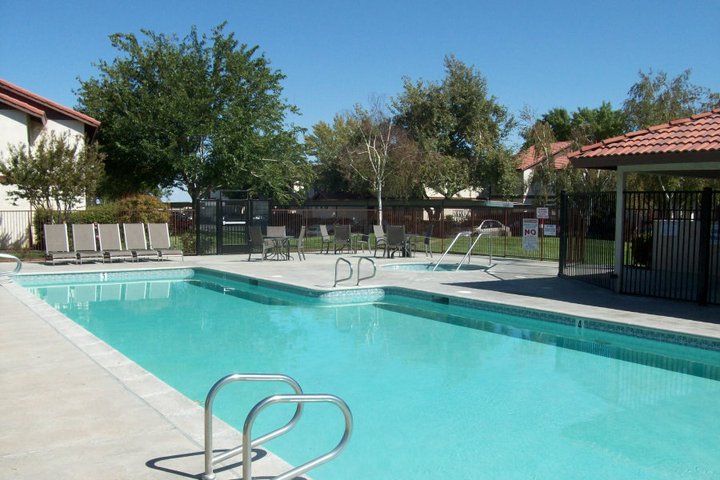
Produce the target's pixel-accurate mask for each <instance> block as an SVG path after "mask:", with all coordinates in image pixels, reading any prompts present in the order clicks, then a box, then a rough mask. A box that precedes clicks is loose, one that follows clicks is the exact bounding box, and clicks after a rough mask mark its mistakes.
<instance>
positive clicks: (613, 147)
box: [568, 109, 720, 290]
mask: <svg viewBox="0 0 720 480" xmlns="http://www.w3.org/2000/svg"><path fill="white" fill-rule="evenodd" d="M568 157H569V158H570V162H571V163H572V165H573V166H575V167H580V168H600V169H613V170H617V184H616V192H617V196H616V216H615V273H616V274H617V275H621V272H622V268H623V255H624V251H623V238H622V227H623V219H624V213H625V212H624V202H623V192H624V190H625V180H626V176H627V174H628V173H657V174H663V175H682V176H695V177H707V178H718V177H720V109H715V110H712V111H710V112H706V113H701V114H698V115H693V116H692V117H688V118H682V119H678V120H673V121H671V122H668V123H664V124H661V125H656V126H654V127H650V128H648V129H645V130H639V131H637V132H631V133H627V134H625V135H621V136H618V137H613V138H609V139H607V140H603V141H602V142H599V143H596V144H593V145H588V146H586V147H583V148H582V149H581V150H579V151H576V152H573V153H571V154H569V155H568ZM618 288H619V285H616V290H617V289H618Z"/></svg>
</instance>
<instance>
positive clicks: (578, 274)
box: [560, 192, 615, 289]
mask: <svg viewBox="0 0 720 480" xmlns="http://www.w3.org/2000/svg"><path fill="white" fill-rule="evenodd" d="M614 240H615V192H599V193H573V194H567V193H563V194H562V197H561V199H560V276H563V277H572V278H577V279H579V280H583V281H585V282H588V283H593V284H595V285H599V286H601V287H605V288H610V289H612V288H614V285H615V283H614V282H615V274H614V269H615V265H614V263H615V261H614V259H615V246H614V245H615V242H614Z"/></svg>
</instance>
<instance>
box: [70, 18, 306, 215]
mask: <svg viewBox="0 0 720 480" xmlns="http://www.w3.org/2000/svg"><path fill="white" fill-rule="evenodd" d="M224 27H225V24H221V25H219V26H218V27H216V28H214V29H213V31H212V33H211V34H210V35H209V36H208V35H206V34H199V33H198V31H197V29H196V28H195V27H193V28H192V29H191V31H190V33H189V34H188V35H187V36H185V37H184V38H182V39H180V38H178V37H177V36H175V35H165V34H156V33H154V32H152V31H147V30H143V31H142V33H143V35H144V37H145V38H144V40H143V41H140V40H138V39H137V38H136V37H135V35H133V34H122V33H117V34H114V35H111V36H110V41H111V43H112V46H113V47H115V48H116V49H117V50H118V52H119V54H118V56H117V58H115V59H114V60H112V61H110V62H108V61H104V60H101V61H100V62H99V63H98V64H97V68H98V70H99V75H98V76H97V77H91V78H90V79H88V80H81V86H80V89H79V92H78V93H79V97H80V100H79V101H80V106H79V109H80V110H81V111H83V112H85V113H87V114H89V115H92V116H93V117H95V118H97V119H99V120H100V121H101V122H102V124H103V126H102V128H101V129H100V130H99V131H98V136H99V140H100V142H101V144H102V145H103V150H104V152H105V153H106V154H107V159H106V171H107V182H105V184H104V191H105V192H106V194H108V195H110V196H115V197H117V196H122V195H124V194H128V193H141V192H146V191H153V190H155V189H157V188H158V187H159V188H169V187H180V188H182V189H184V190H186V191H187V192H188V193H189V194H190V197H191V198H192V199H193V201H194V200H195V199H197V198H199V197H200V196H202V195H206V194H207V193H209V192H210V191H212V190H217V189H222V188H242V189H249V190H250V191H252V192H254V193H257V194H265V195H270V196H273V197H274V198H276V199H278V200H285V199H287V198H288V197H289V196H291V195H292V192H293V191H294V190H296V189H297V188H298V186H303V185H305V184H306V183H307V181H308V179H309V177H310V174H311V168H310V166H309V164H308V163H307V161H306V158H305V156H304V151H303V148H302V146H301V145H300V144H299V142H298V136H299V135H300V134H301V132H302V131H301V129H299V128H298V127H295V126H287V125H286V122H287V116H288V114H289V113H295V112H297V109H296V107H294V106H293V105H290V104H288V103H286V102H285V101H284V100H283V98H282V86H281V81H282V80H283V79H284V78H285V77H284V75H283V74H282V73H281V72H280V71H278V70H273V69H272V68H271V67H270V62H269V60H268V59H267V58H266V57H265V56H264V55H262V54H258V47H257V46H255V47H248V46H247V45H245V44H239V43H238V41H237V40H236V39H235V37H234V35H233V34H232V33H229V34H226V33H225V32H224Z"/></svg>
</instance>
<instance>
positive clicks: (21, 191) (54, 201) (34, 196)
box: [0, 132, 103, 215]
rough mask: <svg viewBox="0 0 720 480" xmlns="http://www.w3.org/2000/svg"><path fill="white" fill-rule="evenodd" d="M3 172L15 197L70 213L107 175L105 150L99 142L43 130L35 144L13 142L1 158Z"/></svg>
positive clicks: (35, 206) (0, 165) (11, 193)
mask: <svg viewBox="0 0 720 480" xmlns="http://www.w3.org/2000/svg"><path fill="white" fill-rule="evenodd" d="M0 175H3V176H4V177H5V182H6V183H7V184H10V185H12V188H11V190H10V191H9V192H8V196H9V197H10V198H12V199H13V200H14V201H17V200H19V199H24V200H27V201H28V202H29V203H30V205H32V206H33V208H39V207H43V208H47V209H50V210H58V211H62V212H64V213H65V214H66V215H67V214H68V213H69V212H70V210H72V209H73V207H75V206H77V205H78V204H79V203H81V202H83V201H84V200H86V199H87V198H91V197H92V196H93V195H94V194H95V191H96V189H97V186H98V183H99V182H100V180H101V179H102V177H103V161H102V154H101V153H99V152H98V148H97V144H87V143H86V142H85V141H84V139H82V138H71V136H70V135H69V134H67V133H66V134H62V135H55V134H54V133H52V132H51V133H50V134H47V133H43V134H42V135H41V136H40V137H39V138H38V140H37V141H36V143H35V144H34V145H33V146H32V147H28V146H27V145H25V144H22V143H21V144H18V145H14V146H10V155H9V159H8V160H7V162H2V161H0Z"/></svg>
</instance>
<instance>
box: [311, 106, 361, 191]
mask: <svg viewBox="0 0 720 480" xmlns="http://www.w3.org/2000/svg"><path fill="white" fill-rule="evenodd" d="M356 128H357V125H356V124H355V123H354V122H353V117H352V116H351V115H340V114H338V115H335V117H334V118H333V121H332V124H329V123H327V122H322V121H321V122H318V123H317V124H315V125H313V127H312V133H309V134H306V135H305V147H306V149H307V153H308V155H311V156H312V157H314V158H315V163H314V167H315V173H316V177H315V186H316V188H317V189H318V190H320V191H321V192H323V193H325V194H330V195H338V194H347V193H353V192H354V191H356V189H355V188H354V187H356V186H354V185H352V177H350V178H348V176H347V175H346V172H345V171H344V167H343V159H344V153H345V150H346V148H347V145H348V144H349V143H350V141H351V139H352V138H353V135H354V131H355V129H356ZM360 190H362V191H366V190H367V186H365V187H364V188H361V189H360Z"/></svg>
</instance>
